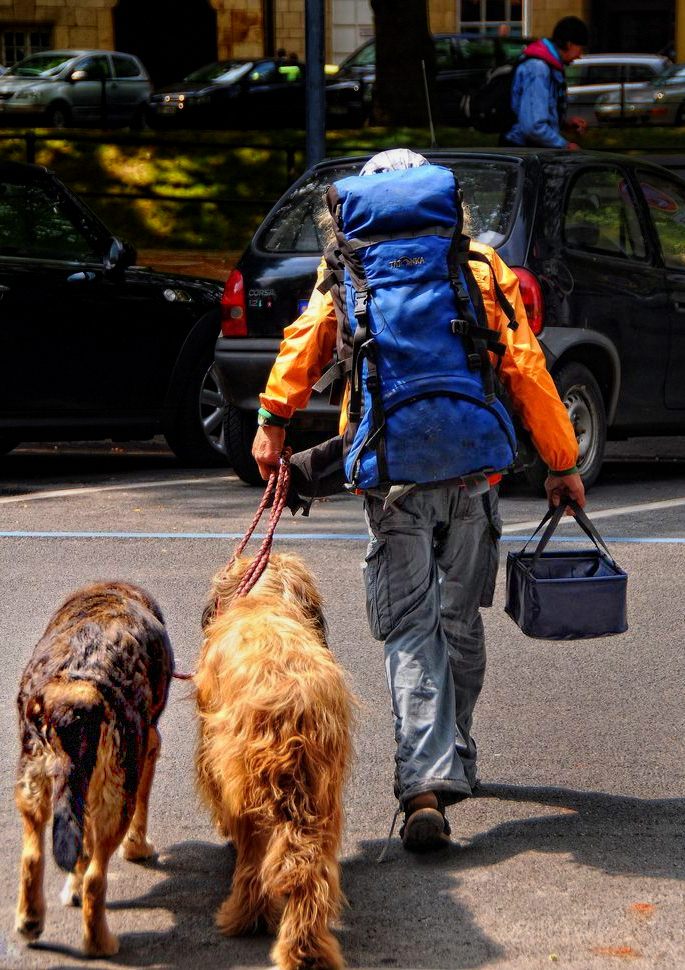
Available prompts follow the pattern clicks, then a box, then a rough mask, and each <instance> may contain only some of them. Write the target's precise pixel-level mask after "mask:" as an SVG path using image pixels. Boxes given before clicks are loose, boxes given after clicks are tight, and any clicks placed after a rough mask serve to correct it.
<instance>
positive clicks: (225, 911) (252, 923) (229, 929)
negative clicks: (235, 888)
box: [216, 896, 258, 936]
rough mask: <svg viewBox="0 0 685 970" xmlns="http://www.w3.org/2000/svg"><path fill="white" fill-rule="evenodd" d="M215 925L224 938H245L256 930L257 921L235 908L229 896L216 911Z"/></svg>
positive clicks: (251, 914) (252, 916)
mask: <svg viewBox="0 0 685 970" xmlns="http://www.w3.org/2000/svg"><path fill="white" fill-rule="evenodd" d="M216 925H217V926H218V928H219V930H220V931H221V932H222V933H224V934H225V935H226V936H247V935H248V934H250V933H254V932H255V931H256V930H257V928H258V919H257V917H256V916H255V915H254V914H253V913H246V912H245V911H244V910H243V909H241V908H240V907H239V906H237V905H236V903H235V902H234V901H233V899H232V898H231V897H230V896H229V898H228V899H226V900H225V901H224V902H223V903H222V904H221V906H220V907H219V909H218V910H217V913H216Z"/></svg>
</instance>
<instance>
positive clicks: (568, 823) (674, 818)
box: [460, 784, 685, 879]
mask: <svg viewBox="0 0 685 970" xmlns="http://www.w3.org/2000/svg"><path fill="white" fill-rule="evenodd" d="M478 797H479V798H496V799H499V800H502V801H514V802H526V803H528V804H533V805H534V804H538V805H545V806H548V807H555V808H559V809H561V810H562V814H559V815H551V816H550V815H544V816H541V817H536V818H528V819H517V820H512V821H508V822H503V823H502V824H500V825H497V826H495V827H494V828H492V829H490V830H489V831H488V832H483V833H482V834H481V835H477V836H475V838H473V839H472V840H471V842H470V843H469V845H468V846H467V847H466V848H464V849H463V850H462V851H461V853H460V859H461V862H462V865H461V866H460V868H462V869H463V868H471V867H473V866H492V865H496V864H497V863H499V862H502V861H503V860H505V859H508V858H511V857H512V856H514V855H518V854H519V853H522V852H527V851H530V850H532V851H535V852H550V853H561V854H569V855H571V856H573V857H574V859H575V861H576V862H577V863H579V864H580V865H583V866H590V867H592V868H595V869H598V870H599V871H601V872H604V873H607V874H608V875H612V876H613V875H636V876H647V877H652V878H661V879H683V878H684V876H685V846H684V845H683V840H682V832H683V830H684V829H685V799H683V798H663V799H655V800H653V801H649V800H646V799H641V798H630V797H628V796H625V795H606V794H604V793H603V792H584V791H574V790H572V789H567V788H533V787H522V786H521V787H519V786H516V785H497V784H483V785H481V786H480V787H479V789H478Z"/></svg>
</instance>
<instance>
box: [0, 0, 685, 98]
mask: <svg viewBox="0 0 685 970" xmlns="http://www.w3.org/2000/svg"><path fill="white" fill-rule="evenodd" d="M304 7H305V3H304V0H0V62H4V63H8V64H11V63H14V62H15V61H16V60H18V59H20V57H21V56H23V55H24V54H26V53H30V52H32V51H35V50H41V49H46V48H115V49H117V48H118V49H120V50H127V51H129V52H130V53H134V54H138V55H139V56H140V57H141V59H142V60H143V62H144V63H146V64H147V65H148V68H149V69H150V70H151V73H152V75H153V77H154V78H155V80H159V79H166V77H162V76H163V75H164V76H167V77H170V78H174V79H175V78H178V77H179V76H180V74H182V73H183V72H184V71H185V72H187V71H189V70H192V69H193V67H197V66H199V65H200V64H203V63H207V62H208V61H211V60H214V59H216V58H217V57H218V58H225V57H254V56H261V55H264V54H265V53H273V52H274V51H275V50H276V49H278V48H285V49H286V50H287V51H288V52H291V51H295V52H296V53H297V54H298V55H299V56H300V57H303V56H304ZM428 8H429V15H430V24H431V29H432V30H433V31H434V32H441V31H446V32H452V31H457V30H460V29H467V30H472V29H474V28H475V29H480V30H484V31H488V32H492V31H494V30H495V29H497V24H498V21H495V20H489V19H488V18H490V17H494V16H495V15H497V16H500V17H502V16H503V15H504V17H505V19H506V18H507V17H508V18H509V20H508V22H509V24H510V29H511V33H512V34H516V33H523V34H524V35H528V36H542V35H545V34H548V33H549V32H550V31H551V28H552V26H553V25H554V23H555V22H556V21H557V20H558V19H559V18H560V17H562V16H565V15H567V14H575V15H577V16H579V17H582V18H583V19H584V20H585V21H586V22H587V23H589V24H590V26H591V29H592V31H593V48H594V49H599V50H630V49H633V50H638V49H645V48H647V49H658V47H657V46H655V45H659V41H660V40H661V41H662V42H663V45H665V44H666V43H670V42H672V41H673V40H674V39H675V38H676V35H677V32H676V27H675V24H676V13H681V14H682V16H680V17H678V20H679V21H685V0H428ZM325 15H326V25H325V33H326V59H327V61H328V62H332V63H337V62H339V61H340V60H341V59H342V57H344V56H345V55H346V54H347V53H349V52H350V51H352V50H354V49H356V48H357V47H358V46H359V45H360V44H361V43H363V41H364V40H365V39H367V38H368V37H370V36H372V33H373V17H372V14H371V7H370V3H369V0H325ZM499 22H502V21H499ZM678 26H679V27H681V26H682V24H681V23H680V22H679V24H678ZM640 45H642V46H640ZM660 46H662V45H660ZM681 59H683V60H685V51H683V56H682V58H681Z"/></svg>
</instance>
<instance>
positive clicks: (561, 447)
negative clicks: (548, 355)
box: [471, 246, 578, 472]
mask: <svg viewBox="0 0 685 970" xmlns="http://www.w3.org/2000/svg"><path fill="white" fill-rule="evenodd" d="M474 248H478V249H479V250H480V251H484V252H485V254H486V255H487V257H488V259H489V260H490V265H491V266H492V269H493V272H494V273H495V275H496V277H497V282H498V283H499V285H500V287H501V289H502V292H503V293H504V295H505V296H506V298H507V299H508V300H509V302H510V303H511V305H512V306H513V307H514V310H515V312H516V319H517V321H518V329H517V330H511V329H510V328H509V327H508V326H507V324H508V320H507V316H506V314H505V313H504V311H503V310H502V308H501V307H500V305H499V303H498V302H497V300H496V297H495V293H494V284H493V283H492V280H490V281H489V282H490V287H489V289H490V292H489V293H488V294H487V296H488V297H489V300H490V301H491V302H492V311H491V310H490V308H489V307H488V306H487V302H488V301H487V300H486V309H487V310H488V318H489V319H490V320H491V321H493V319H494V320H497V327H498V329H499V331H500V333H501V335H502V337H501V339H502V342H503V343H505V344H506V346H507V352H506V353H505V354H504V357H503V358H502V363H501V366H500V371H499V374H500V377H501V379H502V382H503V384H504V386H505V387H506V389H507V391H508V392H509V395H510V397H511V400H512V404H513V406H514V408H515V410H516V412H517V414H518V415H519V417H520V418H521V421H522V422H523V425H524V427H526V428H527V429H528V431H529V432H530V434H531V437H532V439H533V444H534V445H535V447H536V449H537V451H538V453H539V454H540V457H541V458H542V460H543V461H544V462H545V463H546V464H547V466H548V467H549V468H550V470H552V471H557V472H562V471H563V472H566V471H570V470H571V469H572V468H574V467H575V464H576V461H577V459H578V443H577V441H576V436H575V432H574V430H573V425H572V424H571V421H570V420H569V417H568V414H567V412H566V408H565V407H564V405H563V402H562V401H561V398H560V397H559V392H558V391H557V389H556V385H555V383H554V381H553V380H552V376H551V374H550V373H549V371H548V370H547V364H546V361H545V357H544V354H543V352H542V350H541V348H540V344H539V343H538V341H537V337H536V336H535V334H534V333H533V331H532V330H531V329H530V327H529V326H528V318H527V316H526V310H525V307H524V305H523V300H522V299H521V293H520V292H519V283H518V278H517V276H516V274H515V273H514V272H513V271H512V270H510V269H509V267H508V266H507V265H506V264H505V263H504V262H503V261H502V259H501V258H500V257H499V256H498V255H497V253H496V252H495V251H494V250H492V249H490V248H489V247H484V246H483V247H481V246H478V247H474ZM471 265H472V267H473V266H474V264H471ZM474 268H475V267H474ZM488 275H489V274H488ZM481 289H482V286H481ZM483 295H484V297H485V296H486V294H485V293H484V294H483ZM491 312H492V313H494V318H493V316H492V315H491Z"/></svg>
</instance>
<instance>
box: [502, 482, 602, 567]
mask: <svg viewBox="0 0 685 970" xmlns="http://www.w3.org/2000/svg"><path fill="white" fill-rule="evenodd" d="M567 506H570V507H571V508H572V509H573V512H574V515H575V520H576V522H577V523H578V525H579V526H580V528H581V529H582V530H583V532H584V533H585V535H586V536H587V537H588V538H589V539H591V540H592V542H593V543H594V545H595V547H596V549H597V551H598V552H600V553H601V552H602V550H603V551H604V552H605V553H606V556H607V558H608V559H609V562H610V563H611V565H612V566H615V565H616V561H615V560H614V557H613V556H612V555H611V553H610V552H609V550H608V548H607V545H606V543H605V541H604V539H602V537H601V535H600V534H599V532H598V531H597V529H596V528H595V527H594V525H593V524H592V522H590V520H589V518H588V517H587V515H586V514H585V512H583V510H582V509H581V507H580V506H579V505H578V503H577V502H576V501H575V500H574V499H570V498H566V499H562V500H561V502H560V503H559V505H558V506H557V508H556V509H552V508H549V509H547V512H546V513H545V515H544V516H543V517H542V520H541V521H540V524H539V525H538V527H537V529H536V530H535V532H534V533H533V534H532V536H531V537H530V539H528V542H526V544H525V545H524V547H523V549H521V553H524V552H525V550H526V546H527V545H528V543H529V542H532V540H533V539H534V538H535V536H536V535H537V534H538V532H539V531H540V529H541V528H542V527H543V525H545V523H548V525H547V528H546V529H545V531H544V532H543V534H542V535H541V536H540V540H539V542H538V544H537V547H536V549H535V552H534V553H533V559H532V561H531V564H530V568H531V569H534V568H535V566H536V565H537V563H538V560H539V559H540V556H541V555H542V553H543V551H544V549H545V547H546V546H547V543H548V542H549V540H550V539H551V538H552V536H553V535H554V533H555V531H556V529H557V526H558V525H559V523H560V522H561V519H562V516H563V514H564V512H565V510H566V507H567ZM600 546H601V549H600Z"/></svg>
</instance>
